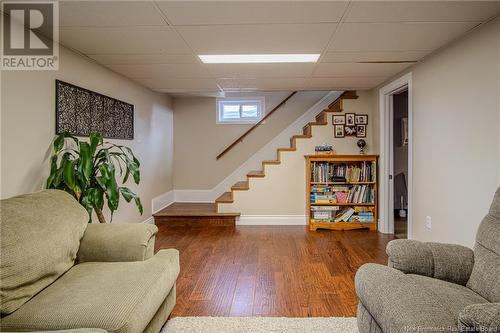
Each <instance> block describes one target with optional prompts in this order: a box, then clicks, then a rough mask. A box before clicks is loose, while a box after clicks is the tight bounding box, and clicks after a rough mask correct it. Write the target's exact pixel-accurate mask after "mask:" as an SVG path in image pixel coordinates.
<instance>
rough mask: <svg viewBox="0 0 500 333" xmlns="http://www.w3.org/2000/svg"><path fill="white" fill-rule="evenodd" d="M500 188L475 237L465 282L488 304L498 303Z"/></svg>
mask: <svg viewBox="0 0 500 333" xmlns="http://www.w3.org/2000/svg"><path fill="white" fill-rule="evenodd" d="M499 276H500V187H499V188H498V189H497V191H496V193H495V197H494V198H493V202H492V203H491V207H490V211H489V212H488V215H486V216H485V218H484V219H483V221H482V222H481V224H480V225H479V229H478V231H477V235H476V244H475V245H474V267H473V268H472V273H471V276H470V278H469V281H468V282H467V287H469V288H471V289H472V290H474V291H475V292H477V293H478V294H480V295H481V296H483V297H484V298H486V299H487V300H488V301H490V302H500V279H499Z"/></svg>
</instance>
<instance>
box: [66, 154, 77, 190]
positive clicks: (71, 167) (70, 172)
mask: <svg viewBox="0 0 500 333" xmlns="http://www.w3.org/2000/svg"><path fill="white" fill-rule="evenodd" d="M63 179H64V182H65V183H66V185H67V186H68V188H69V189H70V190H73V189H74V188H75V185H76V183H75V161H71V160H68V161H67V162H66V163H65V164H64V170H63Z"/></svg>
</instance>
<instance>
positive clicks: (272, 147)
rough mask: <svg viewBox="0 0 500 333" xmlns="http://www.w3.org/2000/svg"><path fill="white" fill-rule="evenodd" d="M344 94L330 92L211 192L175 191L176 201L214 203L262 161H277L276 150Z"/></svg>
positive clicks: (285, 144)
mask: <svg viewBox="0 0 500 333" xmlns="http://www.w3.org/2000/svg"><path fill="white" fill-rule="evenodd" d="M342 93H343V91H330V92H329V93H328V94H326V95H325V96H324V97H323V98H322V99H321V100H319V101H318V102H317V103H316V104H314V105H313V106H312V107H310V108H309V110H307V111H306V112H304V113H303V114H302V115H301V116H300V117H299V118H297V119H296V120H295V121H294V122H293V123H291V124H290V125H289V126H288V127H287V128H285V129H284V130H283V131H281V132H280V133H279V134H278V135H277V136H275V137H274V138H273V139H272V140H271V141H269V142H268V143H267V144H265V145H264V146H263V147H262V148H260V149H259V150H258V151H257V152H256V153H255V154H253V155H252V156H251V157H250V158H249V159H248V160H246V161H245V162H244V163H243V164H241V165H240V166H239V167H238V168H237V169H236V170H234V171H233V172H232V173H231V174H230V175H229V176H227V177H226V178H225V179H224V180H222V181H221V182H220V183H219V184H217V185H216V186H215V187H214V188H212V189H211V190H175V201H176V202H214V200H215V199H217V198H218V197H219V196H220V195H221V194H222V193H224V192H227V191H229V189H230V188H231V186H233V185H234V184H235V183H236V182H238V181H241V180H243V179H246V174H247V173H248V172H250V171H251V170H258V169H260V168H261V163H262V161H264V160H273V159H275V158H276V149H278V148H280V147H287V146H288V145H290V138H291V137H292V136H293V135H296V134H298V133H302V128H303V127H304V126H305V125H307V123H309V122H311V121H314V119H315V117H316V115H317V114H318V113H319V112H321V111H322V110H323V109H325V108H327V107H328V105H329V104H330V103H332V102H333V101H335V100H336V99H337V98H338V97H339V96H340V95H341V94H342Z"/></svg>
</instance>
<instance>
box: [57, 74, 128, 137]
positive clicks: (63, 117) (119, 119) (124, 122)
mask: <svg viewBox="0 0 500 333" xmlns="http://www.w3.org/2000/svg"><path fill="white" fill-rule="evenodd" d="M66 132H68V133H70V134H72V135H74V136H83V137H85V136H89V135H90V133H92V132H99V133H101V134H102V135H103V137H105V138H108V139H122V140H133V139H134V106H133V105H132V104H130V103H127V102H124V101H120V100H118V99H115V98H112V97H109V96H106V95H103V94H99V93H97V92H94V91H91V90H88V89H85V88H81V87H78V86H75V85H73V84H70V83H67V82H63V81H60V80H56V134H62V133H66Z"/></svg>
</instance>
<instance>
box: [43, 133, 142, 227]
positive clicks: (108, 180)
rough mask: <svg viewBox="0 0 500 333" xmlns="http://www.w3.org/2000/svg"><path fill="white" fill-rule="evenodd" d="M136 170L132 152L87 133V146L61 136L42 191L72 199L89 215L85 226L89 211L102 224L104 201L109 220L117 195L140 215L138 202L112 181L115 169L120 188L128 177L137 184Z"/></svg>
mask: <svg viewBox="0 0 500 333" xmlns="http://www.w3.org/2000/svg"><path fill="white" fill-rule="evenodd" d="M139 166H140V163H139V161H138V160H137V158H136V157H135V156H134V153H133V152H132V149H130V148H129V147H126V146H120V145H115V144H113V143H110V142H104V141H103V137H102V135H101V134H99V133H91V134H90V136H89V140H88V142H86V141H80V140H78V139H77V138H76V137H74V136H72V135H70V134H68V133H64V134H60V135H58V136H56V138H55V139H54V141H53V154H52V157H51V159H50V175H49V177H48V178H47V183H46V187H47V188H49V189H59V190H64V191H66V192H68V193H70V194H71V195H73V196H74V197H75V199H76V200H77V201H78V202H79V203H80V204H81V205H82V206H83V207H85V209H86V210H87V212H88V213H89V222H92V211H95V212H96V215H97V218H98V219H99V222H101V223H106V219H105V217H104V214H103V213H102V209H103V207H104V203H105V201H106V202H107V205H108V208H109V210H110V211H111V220H112V219H113V213H114V211H115V210H117V209H118V205H119V203H120V195H121V196H122V197H123V198H124V199H125V201H127V202H130V201H132V200H134V202H135V204H136V206H137V208H138V209H139V212H140V213H141V215H142V212H143V208H142V204H141V199H140V198H139V197H138V196H137V195H136V194H135V193H134V192H132V191H131V190H130V189H129V188H128V187H124V186H119V185H118V182H117V179H116V177H117V170H116V169H117V168H118V172H119V177H120V178H121V177H123V178H121V179H122V183H123V184H125V183H126V182H127V180H128V179H129V177H130V176H132V178H133V180H134V182H135V183H136V184H139V182H140V172H139Z"/></svg>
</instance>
